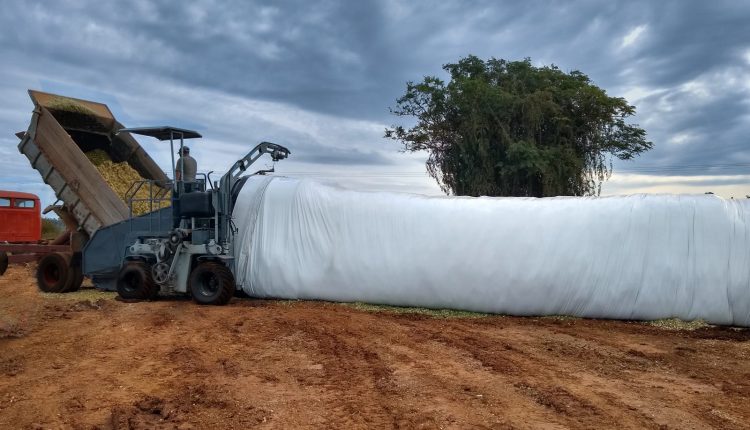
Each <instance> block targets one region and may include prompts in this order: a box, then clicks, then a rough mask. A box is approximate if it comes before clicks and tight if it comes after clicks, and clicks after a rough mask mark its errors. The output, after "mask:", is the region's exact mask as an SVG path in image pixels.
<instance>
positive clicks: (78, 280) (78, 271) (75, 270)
mask: <svg viewBox="0 0 750 430" xmlns="http://www.w3.org/2000/svg"><path fill="white" fill-rule="evenodd" d="M70 270H71V278H72V279H71V280H70V285H68V287H67V288H66V289H65V292H66V293H72V292H74V291H78V290H80V289H81V284H83V268H81V266H80V265H74V266H73V267H72V268H71V269H70Z"/></svg>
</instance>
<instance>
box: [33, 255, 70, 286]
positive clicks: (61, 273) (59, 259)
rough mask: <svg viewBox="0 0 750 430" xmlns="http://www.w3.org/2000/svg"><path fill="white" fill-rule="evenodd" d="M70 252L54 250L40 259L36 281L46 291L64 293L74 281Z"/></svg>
mask: <svg viewBox="0 0 750 430" xmlns="http://www.w3.org/2000/svg"><path fill="white" fill-rule="evenodd" d="M70 258H71V255H70V254H65V253H62V252H53V253H51V254H47V255H45V256H44V257H42V258H41V260H39V264H38V265H37V267H36V283H37V285H38V286H39V289H40V290H41V291H43V292H45V293H64V292H66V291H67V289H68V286H69V285H71V283H72V282H73V276H74V273H72V271H73V269H72V268H71V267H70Z"/></svg>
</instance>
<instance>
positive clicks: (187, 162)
mask: <svg viewBox="0 0 750 430" xmlns="http://www.w3.org/2000/svg"><path fill="white" fill-rule="evenodd" d="M183 163H184V166H183ZM181 168H182V169H184V170H182V172H183V173H182V175H183V176H182V180H183V181H185V182H195V174H196V173H197V172H198V163H197V162H196V161H195V158H193V157H191V156H190V155H183V156H182V157H180V158H179V159H178V160H177V171H178V172H179V171H180V169H181Z"/></svg>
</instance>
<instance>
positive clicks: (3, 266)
mask: <svg viewBox="0 0 750 430" xmlns="http://www.w3.org/2000/svg"><path fill="white" fill-rule="evenodd" d="M6 270H8V253H7V252H5V251H3V252H0V276H3V275H4V274H5V271H6Z"/></svg>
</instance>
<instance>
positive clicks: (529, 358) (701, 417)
mask: <svg viewBox="0 0 750 430" xmlns="http://www.w3.org/2000/svg"><path fill="white" fill-rule="evenodd" d="M113 297H114V295H113V294H101V293H95V292H93V290H90V289H89V290H88V291H86V290H84V291H82V292H79V293H74V294H72V295H68V296H42V295H40V294H39V293H38V292H37V291H36V288H35V286H34V283H33V272H32V269H31V268H11V269H9V271H8V273H6V275H5V276H4V277H2V278H0V428H13V429H16V428H31V429H42V428H45V429H46V428H72V429H93V428H97V429H140V428H160V429H173V428H176V429H203V428H238V429H240V428H250V427H257V428H279V429H288V428H346V429H355V428H461V429H463V428H494V429H510V428H550V429H551V428H659V429H666V428H696V429H698V428H700V429H702V428H737V429H739V428H747V427H748V422H750V342H748V341H749V340H750V331H748V330H739V329H731V328H717V327H709V328H702V329H699V330H695V331H668V330H665V329H662V328H658V327H653V326H649V325H646V324H643V323H634V322H617V321H596V320H581V319H559V318H514V317H500V316H497V317H494V316H493V317H484V318H435V317H431V316H425V315H418V314H400V313H390V312H369V311H363V310H358V309H355V308H352V307H348V306H342V305H336V304H330V303H318V302H276V301H257V300H246V299H245V300H241V299H234V300H233V301H232V302H231V303H230V304H229V305H228V306H226V307H200V306H197V305H194V304H193V303H191V302H189V301H186V300H175V299H171V300H167V299H164V300H160V301H156V302H150V303H122V302H119V301H115V300H113Z"/></svg>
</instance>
